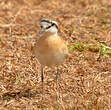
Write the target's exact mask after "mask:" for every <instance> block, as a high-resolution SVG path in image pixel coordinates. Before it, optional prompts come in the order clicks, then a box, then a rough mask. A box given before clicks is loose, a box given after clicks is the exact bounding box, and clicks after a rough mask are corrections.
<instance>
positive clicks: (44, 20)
mask: <svg viewBox="0 0 111 110" xmlns="http://www.w3.org/2000/svg"><path fill="white" fill-rule="evenodd" d="M41 22H47V23H52V22H50V21H49V20H46V19H43V20H42V21H41Z"/></svg>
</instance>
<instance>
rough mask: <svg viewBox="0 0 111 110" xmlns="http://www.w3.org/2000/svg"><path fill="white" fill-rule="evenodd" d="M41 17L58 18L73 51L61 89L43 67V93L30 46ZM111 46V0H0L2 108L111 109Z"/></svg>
mask: <svg viewBox="0 0 111 110" xmlns="http://www.w3.org/2000/svg"><path fill="white" fill-rule="evenodd" d="M42 18H50V19H53V20H56V21H57V22H58V24H59V34H60V35H61V36H62V37H63V38H64V39H65V40H66V41H67V42H68V46H69V50H70V54H71V55H70V57H69V58H68V59H67V60H66V62H64V64H63V65H61V66H60V71H59V72H60V76H59V79H58V83H59V85H58V86H59V88H58V89H57V90H56V80H55V78H56V77H55V74H56V68H47V67H46V68H45V86H44V94H43V98H42V93H41V89H42V88H41V79H40V75H41V73H40V64H39V62H38V61H37V59H36V58H35V57H34V56H33V55H32V53H31V51H30V50H31V47H32V46H33V45H34V42H35V40H36V39H38V38H39V31H40V25H39V23H40V20H41V19H42ZM110 46H111V1H110V0H0V110H111V47H110ZM56 94H57V95H58V97H59V98H58V101H56Z"/></svg>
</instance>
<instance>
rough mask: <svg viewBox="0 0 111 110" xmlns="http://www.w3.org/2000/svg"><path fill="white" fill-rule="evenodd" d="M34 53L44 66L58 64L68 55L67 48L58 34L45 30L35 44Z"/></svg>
mask: <svg viewBox="0 0 111 110" xmlns="http://www.w3.org/2000/svg"><path fill="white" fill-rule="evenodd" d="M34 54H35V56H36V57H37V59H38V60H39V62H40V63H41V64H42V65H44V66H53V65H60V64H61V63H62V62H63V61H64V59H65V58H66V56H67V55H68V48H67V46H66V44H65V43H64V41H63V40H62V39H61V38H60V37H59V36H56V34H51V33H48V32H45V33H44V34H43V35H42V36H41V37H40V39H39V40H38V41H37V43H36V44H35V47H34Z"/></svg>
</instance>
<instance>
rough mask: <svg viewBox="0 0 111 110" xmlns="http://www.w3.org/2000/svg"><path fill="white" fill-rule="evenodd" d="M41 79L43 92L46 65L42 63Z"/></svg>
mask: <svg viewBox="0 0 111 110" xmlns="http://www.w3.org/2000/svg"><path fill="white" fill-rule="evenodd" d="M41 80H42V93H43V88H44V66H43V65H41Z"/></svg>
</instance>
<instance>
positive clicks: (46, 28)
mask: <svg viewBox="0 0 111 110" xmlns="http://www.w3.org/2000/svg"><path fill="white" fill-rule="evenodd" d="M54 25H55V26H56V28H57V29H58V26H57V25H56V24H55V23H52V25H50V26H48V27H46V29H49V28H50V27H52V26H54Z"/></svg>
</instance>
